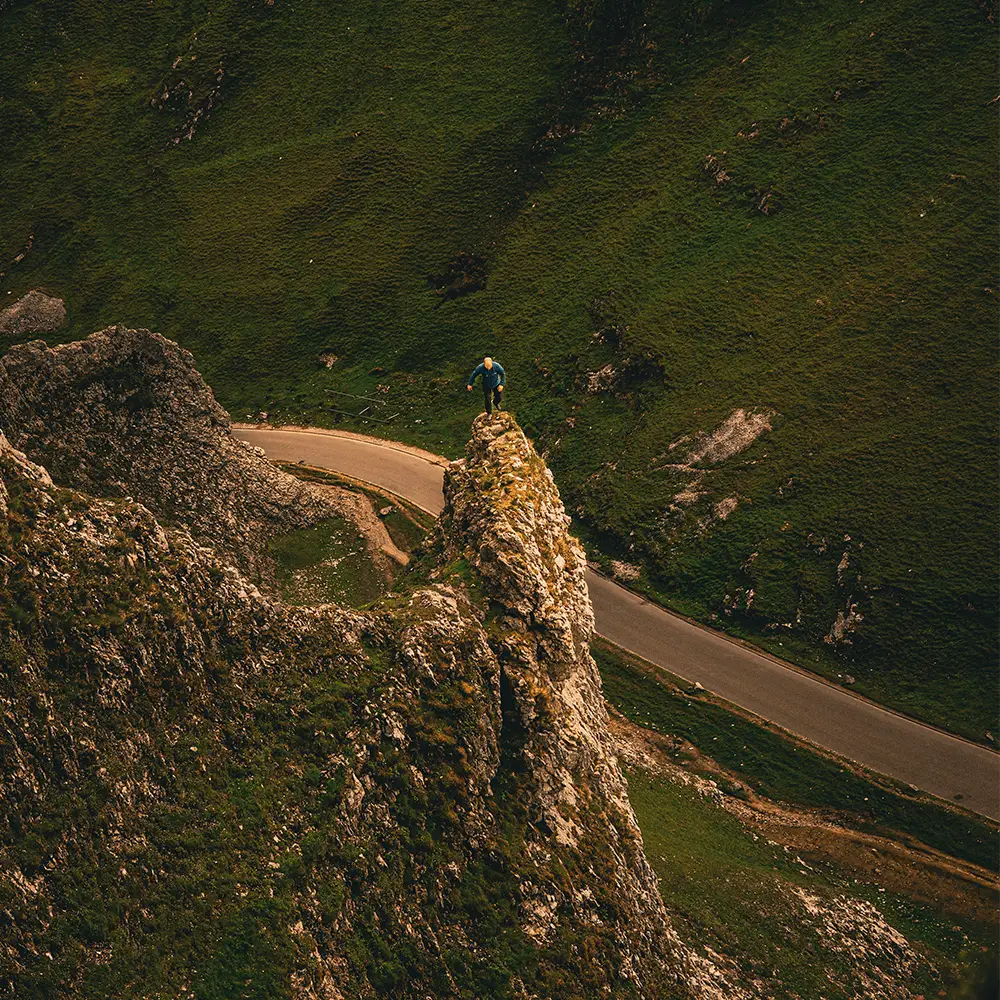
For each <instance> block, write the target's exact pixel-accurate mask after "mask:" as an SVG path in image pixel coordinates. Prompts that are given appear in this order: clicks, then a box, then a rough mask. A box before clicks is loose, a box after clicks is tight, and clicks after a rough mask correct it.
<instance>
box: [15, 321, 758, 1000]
mask: <svg viewBox="0 0 1000 1000" xmlns="http://www.w3.org/2000/svg"><path fill="white" fill-rule="evenodd" d="M192 371H193V369H192V367H191V365H190V360H189V358H185V357H184V356H182V354H181V353H178V351H177V349H176V348H175V346H174V345H171V344H170V343H169V342H167V341H163V340H162V338H157V337H155V336H153V335H150V334H142V333H140V334H136V335H135V336H134V337H133V336H132V335H131V334H127V335H123V334H122V332H121V331H114V332H111V331H109V332H106V333H105V334H102V335H99V336H98V337H97V338H96V339H95V338H90V340H88V341H87V342H85V343H84V344H77V345H70V346H68V347H66V348H59V349H56V350H54V351H50V350H48V349H44V348H42V347H39V346H36V345H28V346H27V347H26V348H21V349H18V351H17V352H14V357H13V358H12V357H11V355H8V356H7V357H6V358H4V359H3V363H2V365H0V400H2V401H3V408H2V409H0V419H2V420H3V421H4V422H5V423H4V425H0V426H4V429H7V430H9V431H10V436H11V438H13V440H14V441H15V442H16V443H17V447H15V445H14V444H12V443H11V441H10V440H8V438H7V437H0V514H2V518H3V519H2V521H0V665H2V671H0V750H2V753H3V757H4V761H5V766H4V768H3V774H2V779H0V780H2V782H3V784H2V789H0V791H2V794H0V801H2V809H3V813H4V820H5V823H4V827H3V829H4V833H3V835H2V842H0V949H2V952H3V954H4V958H5V960H4V962H3V964H2V971H0V989H2V990H3V991H5V992H13V993H14V994H18V995H33V994H38V995H42V994H45V995H51V996H67V997H69V996H72V997H107V996H119V995H120V996H125V995H130V996H152V995H166V996H189V995H194V996H198V997H222V996H237V995H238V996H251V997H283V996H287V997H323V998H327V1000H329V998H337V997H374V996H385V997H427V996H433V997H477V998H479V997H483V998H485V997H552V998H556V997H565V998H584V997H588V998H589V997H598V996H615V997H619V996H620V997H650V998H652V997H658V998H659V997H670V996H678V997H681V996H690V995H701V996H705V995H717V994H716V987H717V986H718V987H719V988H723V987H724V988H723V989H722V994H720V995H727V996H738V995H740V993H739V990H737V989H735V988H732V987H731V986H728V985H726V984H725V980H724V978H723V973H722V972H721V971H720V970H718V969H716V968H714V967H713V966H712V965H710V964H709V963H708V961H707V960H705V959H704V958H702V957H699V956H697V955H696V954H695V953H694V952H693V951H690V950H688V949H686V948H685V947H684V946H683V945H682V944H681V942H680V940H679V939H678V937H677V936H676V934H674V932H673V931H672V930H671V928H670V925H669V921H668V918H667V914H666V912H665V910H664V907H663V904H662V902H661V901H660V898H659V895H658V893H657V889H656V885H655V880H654V878H653V876H652V874H651V872H650V869H649V867H648V865H647V863H646V860H645V857H644V855H643V851H642V842H641V837H640V835H639V831H638V828H637V826H636V823H635V819H634V817H633V815H632V811H631V808H630V806H629V803H628V799H627V795H626V789H625V785H624V782H623V780H622V778H621V775H620V773H619V770H618V766H617V763H616V761H615V759H614V756H613V753H612V749H611V744H610V741H609V737H608V731H607V719H606V716H605V712H604V707H603V702H602V699H601V695H600V682H599V679H598V676H597V673H596V670H595V668H594V664H593V661H592V659H591V658H590V655H589V652H588V648H587V641H588V638H589V636H590V634H591V631H592V628H593V617H592V613H591V609H590V603H589V599H588V597H587V593H586V588H585V585H584V583H583V575H582V574H583V558H582V553H581V552H580V549H579V546H578V545H577V543H576V542H575V541H574V540H573V539H572V538H571V537H570V536H569V535H568V534H567V523H568V522H567V519H566V516H565V514H564V512H563V509H562V505H561V503H560V501H559V496H558V492H557V491H556V489H555V486H554V484H553V483H552V479H551V476H550V475H549V474H548V472H547V470H546V469H545V466H544V463H542V461H541V460H540V459H539V458H538V456H537V455H535V454H534V452H533V450H532V448H531V446H530V444H529V443H528V442H527V440H526V439H525V438H524V436H523V434H522V433H521V432H520V430H519V429H518V428H517V426H516V424H515V423H514V422H513V421H512V420H511V419H510V418H509V417H507V416H504V417H502V418H501V420H500V422H498V423H496V424H486V423H484V422H482V421H479V422H477V424H476V425H475V427H474V435H473V439H472V442H471V443H470V446H469V457H468V460H467V462H466V463H465V464H464V465H460V466H455V467H453V468H452V470H451V471H450V472H449V475H448V484H447V493H448V509H447V510H446V512H445V516H444V517H443V518H442V521H441V525H440V529H439V530H440V533H439V536H438V539H437V544H436V553H437V556H438V560H439V561H438V566H437V568H436V569H435V570H434V571H433V573H432V575H437V576H438V578H439V579H440V580H441V581H442V582H437V583H431V584H415V585H414V586H413V587H412V588H410V589H409V590H408V591H405V592H404V593H403V594H402V595H401V596H399V597H396V598H393V599H392V600H390V601H387V602H385V603H384V604H383V605H382V606H380V607H378V608H376V609H375V610H371V611H365V612H355V611H347V610H339V609H336V608H332V607H330V606H329V605H325V606H322V607H317V608H292V607H289V606H286V605H284V604H282V603H280V602H278V601H276V600H274V599H272V598H271V597H268V596H267V595H266V594H262V593H261V592H260V591H259V590H258V589H257V588H256V587H254V586H252V585H250V584H249V583H248V582H247V580H246V579H245V578H244V576H243V575H242V573H241V571H240V569H239V568H237V566H235V565H233V560H232V559H231V558H230V556H229V551H231V546H232V545H233V544H234V543H235V542H238V541H239V540H240V538H241V537H243V538H244V539H246V538H251V540H254V539H255V538H256V532H257V531H258V530H259V531H261V532H263V531H264V530H265V528H266V526H267V524H268V523H270V521H271V520H272V519H273V518H274V517H275V513H274V511H275V505H274V500H273V493H272V495H268V490H267V489H266V488H265V487H264V486H262V485H261V483H262V482H263V483H265V484H266V482H271V481H272V480H270V479H267V478H266V477H269V476H270V477H278V476H279V474H278V473H275V472H270V471H268V470H264V469H263V466H262V465H255V464H254V463H256V462H257V461H258V460H257V458H256V456H255V453H253V452H249V458H248V457H247V453H246V452H243V451H241V450H240V449H239V448H237V447H236V446H235V445H234V444H233V443H232V441H231V439H229V438H228V437H227V435H226V434H225V429H226V427H227V418H226V417H225V414H224V413H222V411H221V410H219V408H218V407H217V405H216V404H215V403H214V400H213V399H212V398H211V394H210V392H208V391H207V389H206V390H205V391H204V392H202V391H201V387H202V386H203V383H200V384H199V382H198V381H197V380H195V379H194V378H193V376H192V374H191V372H192ZM95 372H96V373H98V374H97V376H96V377H94V378H90V377H88V373H95ZM130 400H134V401H135V402H133V403H130V402H129V401H130ZM102 418H103V419H105V420H107V421H108V425H104V424H102V423H101V419H102ZM60 427H62V428H64V429H65V431H66V437H65V438H61V437H60ZM114 438H117V444H114V445H112V444H110V443H109V442H111V441H112V439H114ZM176 442H189V443H190V446H191V454H190V457H183V451H184V449H183V447H182V446H180V445H178V444H177V443H176ZM157 443H159V444H160V445H161V446H162V447H163V449H164V461H163V466H162V470H161V469H158V468H157V450H156V446H157ZM240 447H242V446H240ZM133 449H134V454H133ZM25 452H26V453H25ZM233 455H236V456H237V457H236V458H235V459H234V458H233ZM39 460H44V461H46V462H48V463H49V464H50V467H51V470H52V471H53V477H52V478H54V479H55V480H56V483H53V482H52V478H50V476H49V473H48V472H47V471H46V469H45V468H44V467H43V466H42V465H41V464H39ZM181 462H183V463H184V464H183V467H182V466H181V464H180V463H181ZM234 467H235V468H236V469H237V470H245V469H247V468H249V469H251V473H245V478H246V479H248V480H249V481H250V488H248V489H247V491H246V493H245V494H243V495H241V496H233V495H226V494H222V493H219V492H218V484H219V483H220V482H227V483H229V484H231V485H232V488H233V490H236V489H237V488H238V486H239V475H240V473H239V471H234ZM199 470H200V471H199ZM258 473H259V475H260V477H263V478H258V479H254V478H253V477H254V476H257V475H258ZM276 481H277V482H278V484H279V486H280V487H281V489H282V490H284V491H285V492H284V493H283V494H282V497H283V499H282V500H281V504H282V505H284V504H288V505H292V504H293V503H297V502H300V501H297V500H295V499H294V496H295V494H294V493H293V492H292V491H293V490H294V489H298V488H299V487H292V486H290V485H288V484H282V483H281V482H280V479H278V480H276ZM64 484H72V487H74V488H70V486H68V485H64ZM84 488H85V489H86V491H87V492H84V491H83V490H84ZM302 489H303V492H302V493H300V494H298V496H299V497H300V498H301V502H302V503H303V504H305V505H306V506H308V505H309V504H310V503H313V502H314V498H313V496H312V494H310V493H307V492H305V491H304V488H302ZM161 490H162V495H161V493H160V491H161ZM140 499H141V500H142V501H143V502H142V503H139V502H137V501H138V500H140ZM216 504H218V505H220V506H221V507H223V508H224V511H225V513H226V520H225V523H224V525H223V528H222V529H221V530H219V529H217V528H216V526H215V525H214V524H213V523H212V520H211V515H212V511H213V510H214V509H215V505H216ZM168 509H169V513H170V515H171V517H170V520H171V524H172V526H167V525H165V524H163V523H161V522H160V521H159V520H158V519H157V517H156V515H155V513H152V512H151V511H153V512H158V511H160V510H164V511H166V510H168ZM241 517H242V518H246V520H247V522H248V523H249V524H251V525H254V526H255V527H253V528H252V531H253V535H252V536H246V535H244V536H240V535H239V531H241V530H243V529H242V526H241V525H240V524H239V523H238V522H239V519H240V518H241ZM256 526H262V527H260V528H258V527H256ZM213 539H218V548H214V547H211V546H209V545H206V544H205V542H209V541H213ZM462 559H465V560H466V562H468V563H471V565H472V570H471V572H470V573H468V574H467V580H466V582H462V579H461V576H460V574H456V573H455V572H454V566H455V564H456V562H459V561H461V560H462Z"/></svg>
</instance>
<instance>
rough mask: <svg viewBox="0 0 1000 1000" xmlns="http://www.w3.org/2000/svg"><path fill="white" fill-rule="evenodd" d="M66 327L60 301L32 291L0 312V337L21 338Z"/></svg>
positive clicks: (35, 290) (63, 304)
mask: <svg viewBox="0 0 1000 1000" xmlns="http://www.w3.org/2000/svg"><path fill="white" fill-rule="evenodd" d="M65 325H66V304H65V303H64V302H63V300H62V299H57V298H53V297H52V296H51V295H46V294H45V293H44V292H42V291H40V290H39V289H37V288H36V289H33V290H32V291H30V292H28V294H27V295H23V296H21V298H19V299H18V300H17V301H16V302H15V303H14V304H13V305H10V306H8V307H7V308H6V309H4V310H0V336H3V337H23V336H25V335H26V334H30V333H53V332H54V331H56V330H59V329H61V328H62V327H64V326H65Z"/></svg>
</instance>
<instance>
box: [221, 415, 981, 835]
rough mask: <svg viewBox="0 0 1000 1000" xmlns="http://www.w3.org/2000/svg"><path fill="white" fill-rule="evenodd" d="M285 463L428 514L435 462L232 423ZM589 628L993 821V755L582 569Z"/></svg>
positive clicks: (437, 492) (356, 439)
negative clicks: (338, 477) (332, 475)
mask: <svg viewBox="0 0 1000 1000" xmlns="http://www.w3.org/2000/svg"><path fill="white" fill-rule="evenodd" d="M234 434H235V435H236V437H238V438H240V439H242V440H244V441H248V442H249V443H250V444H253V445H256V446H258V447H259V448H262V449H263V450H264V452H265V454H266V455H267V456H268V457H269V458H271V459H273V460H275V461H284V462H305V463H306V464H308V465H315V466H318V467H319V468H323V469H330V470H332V471H334V472H339V473H341V474H343V475H346V476H350V477H352V478H354V479H359V480H362V481H364V482H368V483H372V484H373V485H375V486H380V487H382V488H383V489H386V490H389V491H391V492H393V493H396V494H398V495H399V496H401V497H403V498H404V499H406V500H409V501H411V502H412V503H415V504H416V505H417V506H419V507H422V508H423V509H424V510H426V511H428V512H429V513H432V514H435V515H436V514H438V513H440V511H441V509H442V507H443V506H444V497H443V495H442V492H441V490H442V484H443V481H444V469H445V466H446V465H447V461H446V460H445V459H441V458H438V457H437V456H433V455H430V454H428V453H426V452H420V451H418V450H416V449H411V448H408V447H406V446H405V445H400V444H395V443H393V442H385V441H379V440H377V439H374V438H366V437H363V436H361V435H354V434H347V433H344V432H341V431H323V430H318V429H315V428H282V429H280V430H277V429H273V428H264V427H249V426H237V427H236V428H234ZM587 584H588V586H589V588H590V597H591V600H592V601H593V604H594V614H595V617H596V620H597V631H598V632H599V633H600V634H601V635H602V636H604V637H605V638H607V639H610V640H611V641H612V642H614V643H617V644H618V645H619V646H622V647H624V648H625V649H627V650H629V651H631V652H633V653H636V654H637V655H639V656H641V657H642V658H643V659H646V660H649V661H650V662H652V663H654V664H656V665H657V666H659V667H662V668H663V669H664V670H668V671H670V673H672V674H675V675H676V676H678V677H680V678H682V679H684V680H686V681H688V682H690V683H691V684H694V683H699V684H701V685H702V686H703V687H704V688H706V689H707V690H708V691H710V692H712V693H713V694H716V695H718V696H719V697H721V698H724V699H726V700H727V701H730V702H732V703H733V704H735V705H738V706H740V707H741V708H744V709H747V710H748V711H750V712H753V713H754V714H755V715H758V716H760V717H761V718H762V719H766V720H767V721H768V722H772V723H774V724H775V725H778V726H780V727H781V728H782V729H786V730H788V732H790V733H794V734H795V735H796V736H800V737H802V738H803V739H806V740H808V741H809V742H811V743H815V744H817V745H818V746H821V747H824V748H826V749H828V750H832V751H834V752H835V753H837V754H839V755H841V756H842V757H846V758H847V759H848V760H851V761H854V762H856V763H858V764H861V765H863V766H864V767H866V768H870V769H871V770H873V771H877V772H879V773H880V774H885V775H888V776H890V777H892V778H896V779H897V780H899V781H902V782H905V783H906V784H909V785H912V786H914V787H915V788H918V789H920V790H922V791H925V792H930V793H931V794H933V795H937V796H939V797H940V798H942V799H947V800H949V801H951V802H956V803H960V804H961V805H962V806H964V807H965V808H966V809H970V810H972V811H973V812H976V813H979V814H981V815H983V816H988V817H990V818H991V819H994V820H1000V754H997V753H995V752H994V751H992V750H990V749H988V748H987V747H982V746H977V745H976V744H974V743H970V742H968V741H967V740H963V739H961V738H960V737H957V736H952V735H951V734H949V733H945V732H943V731H942V730H939V729H935V728H933V727H932V726H927V725H925V724H923V723H921V722H917V721H915V720H913V719H908V718H906V717H905V716H902V715H898V714H896V713H895V712H892V711H890V710H888V709H885V708H882V707H880V706H879V705H876V704H874V703H872V702H870V701H867V700H865V699H864V698H862V697H860V696H858V695H855V694H853V693H851V692H849V691H845V690H843V689H842V688H839V687H836V686H835V685H833V684H830V683H828V682H827V681H824V680H822V679H821V678H819V677H816V676H814V675H812V674H808V673H806V672H804V671H802V670H800V669H798V668H797V667H794V666H792V665H791V664H787V663H784V662H782V661H781V660H778V659H776V658H774V657H771V656H768V655H767V654H765V653H761V652H757V651H756V650H754V649H751V648H748V647H747V646H745V645H742V644H741V643H738V642H734V641H733V640H731V639H729V638H728V637H726V636H724V635H722V634H720V633H718V632H715V631H712V630H711V629H708V628H703V627H702V626H700V625H696V624H694V623H692V622H689V621H687V620H686V619H684V618H681V617H678V616H677V615H674V614H671V613H670V612H669V611H666V610H664V609H663V608H661V607H658V606H657V605H655V604H651V603H650V602H649V601H647V600H645V599H644V598H642V597H639V596H638V595H637V594H634V593H632V592H631V591H629V590H626V589H625V588H623V587H619V586H618V585H617V584H615V583H612V582H611V581H610V580H608V579H607V578H606V577H603V576H601V575H600V574H598V573H595V572H593V571H589V572H588V574H587Z"/></svg>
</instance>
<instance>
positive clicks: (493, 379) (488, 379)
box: [469, 361, 507, 389]
mask: <svg viewBox="0 0 1000 1000" xmlns="http://www.w3.org/2000/svg"><path fill="white" fill-rule="evenodd" d="M477 375H482V376H483V388H485V389H495V388H496V387H497V386H498V385H506V384H507V375H506V373H505V372H504V370H503V365H500V364H497V362H496V361H494V362H493V367H492V368H490V369H488V370H487V368H486V365H483V364H479V365H476V367H475V368H474V369H473V372H472V374H471V375H470V376H469V385H472V383H473V382H475V381H476V376H477Z"/></svg>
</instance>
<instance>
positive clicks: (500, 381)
mask: <svg viewBox="0 0 1000 1000" xmlns="http://www.w3.org/2000/svg"><path fill="white" fill-rule="evenodd" d="M479 375H482V377H483V405H484V406H485V407H486V412H487V413H488V414H489V415H490V416H491V417H492V416H493V406H494V404H495V405H496V408H497V409H498V410H499V409H501V406H500V394H501V393H502V392H503V387H504V386H505V385H506V384H507V375H506V374H505V373H504V370H503V365H501V364H499V363H498V362H496V361H494V360H493V359H492V358H483V363H482V364H481V365H476V367H475V368H474V369H473V371H472V374H471V375H470V376H469V384H468V385H467V386H466V387H465V391H466V392H472V383H473V382H475V381H476V377H477V376H479Z"/></svg>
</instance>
